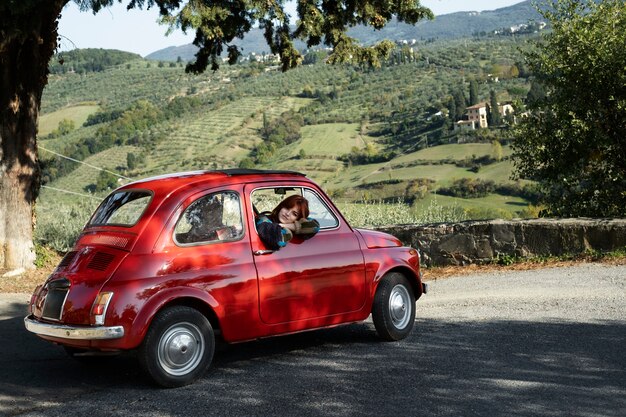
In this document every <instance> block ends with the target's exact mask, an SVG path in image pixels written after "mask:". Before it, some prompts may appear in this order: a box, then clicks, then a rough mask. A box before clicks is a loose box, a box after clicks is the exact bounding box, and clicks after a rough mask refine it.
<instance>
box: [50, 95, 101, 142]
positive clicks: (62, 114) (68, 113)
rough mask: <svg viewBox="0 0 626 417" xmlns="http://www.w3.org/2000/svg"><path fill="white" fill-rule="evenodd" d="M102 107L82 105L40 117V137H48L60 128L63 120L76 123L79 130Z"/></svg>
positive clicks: (89, 104)
mask: <svg viewBox="0 0 626 417" xmlns="http://www.w3.org/2000/svg"><path fill="white" fill-rule="evenodd" d="M99 109H100V106H98V105H97V104H93V103H87V104H80V105H77V106H70V107H64V108H62V109H60V110H57V111H54V112H52V113H48V114H43V115H41V116H40V117H39V137H43V136H46V135H48V134H49V133H50V132H52V131H53V130H55V129H56V128H57V127H58V126H59V122H60V121H61V120H64V119H67V120H71V121H73V122H74V125H75V126H76V127H77V128H78V127H80V126H82V124H83V123H85V121H86V120H87V117H88V116H89V115H90V114H92V113H95V112H97V111H98V110H99Z"/></svg>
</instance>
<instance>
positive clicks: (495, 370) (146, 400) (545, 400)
mask: <svg viewBox="0 0 626 417" xmlns="http://www.w3.org/2000/svg"><path fill="white" fill-rule="evenodd" d="M26 298H27V297H26V296H24V295H21V296H19V295H18V296H10V295H6V294H4V295H1V296H0V337H1V340H2V352H3V355H2V358H1V359H0V415H7V416H28V417H35V416H91V417H95V416H163V417H165V416H210V415H216V416H275V415H279V416H283V415H284V416H299V417H303V416H338V415H341V416H392V415H397V416H528V417H530V416H533V417H535V416H546V417H547V416H615V417H618V416H620V417H622V416H626V267H624V266H621V267H619V266H603V265H581V266H576V267H567V268H558V269H544V270H539V271H526V272H501V273H493V274H486V275H472V276H465V277H453V278H449V279H445V280H439V281H436V282H432V283H431V292H430V293H429V294H428V295H427V296H425V297H424V298H423V299H422V300H420V301H418V304H417V305H418V318H417V319H416V329H415V330H416V331H414V332H413V334H412V335H411V336H410V338H408V339H407V340H405V341H402V342H397V343H395V342H394V343H385V342H379V341H378V340H377V338H376V337H375V333H374V330H373V325H372V324H371V323H370V322H366V323H361V324H354V325H349V326H343V327H338V328H334V329H330V330H321V331H315V332H309V333H304V334H300V335H294V336H287V337H281V338H274V339H268V340H263V341H258V342H252V343H246V344H240V345H236V346H229V347H225V348H222V349H220V350H219V351H218V353H217V355H216V359H215V362H214V366H213V367H212V368H211V370H210V371H209V372H208V373H207V375H206V376H205V377H204V378H202V379H201V380H200V381H199V382H197V383H196V384H194V385H192V386H188V387H184V388H179V389H174V390H162V389H157V388H154V387H153V386H151V385H150V384H149V383H148V381H147V380H146V379H145V378H144V377H143V376H142V375H141V373H140V372H139V369H138V367H137V365H136V363H135V361H134V360H133V358H132V357H118V358H114V359H111V360H109V361H108V362H106V363H104V364H101V365H97V366H94V367H84V366H81V365H79V364H78V363H75V362H74V361H73V360H70V359H68V358H66V356H65V354H64V353H63V351H62V350H61V349H60V348H58V347H55V346H52V345H50V344H48V343H46V342H43V341H40V340H38V339H37V338H36V337H35V336H33V335H31V334H28V333H27V332H26V331H24V330H23V325H22V316H23V315H24V311H25V305H26Z"/></svg>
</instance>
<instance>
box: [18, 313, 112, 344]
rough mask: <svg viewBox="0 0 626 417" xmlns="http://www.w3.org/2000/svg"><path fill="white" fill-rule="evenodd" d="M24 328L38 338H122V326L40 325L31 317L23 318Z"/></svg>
mask: <svg viewBox="0 0 626 417" xmlns="http://www.w3.org/2000/svg"><path fill="white" fill-rule="evenodd" d="M24 326H26V330H28V331H29V332H32V333H35V334H36V335H39V336H48V337H55V338H58V339H71V340H107V339H119V338H121V337H124V327H122V326H110V327H105V326H95V327H89V326H66V325H62V324H49V323H41V322H39V321H37V320H35V319H34V318H33V317H32V316H28V317H24Z"/></svg>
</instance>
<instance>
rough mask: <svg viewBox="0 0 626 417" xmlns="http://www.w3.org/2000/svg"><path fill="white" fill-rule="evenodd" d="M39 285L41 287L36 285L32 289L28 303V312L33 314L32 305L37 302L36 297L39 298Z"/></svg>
mask: <svg viewBox="0 0 626 417" xmlns="http://www.w3.org/2000/svg"><path fill="white" fill-rule="evenodd" d="M41 287H43V285H41V284H40V285H37V286H36V287H35V291H33V295H31V296H30V303H28V314H33V306H34V305H35V303H36V302H37V298H39V291H41Z"/></svg>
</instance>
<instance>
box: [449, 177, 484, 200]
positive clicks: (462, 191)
mask: <svg viewBox="0 0 626 417" xmlns="http://www.w3.org/2000/svg"><path fill="white" fill-rule="evenodd" d="M494 190H495V183H494V182H493V181H490V180H488V181H484V180H481V179H471V178H461V179H458V180H455V181H454V182H453V184H452V185H451V186H450V187H447V188H446V187H443V188H440V189H439V190H438V191H437V192H438V193H439V194H443V195H448V196H451V197H461V198H479V197H485V196H486V195H487V194H490V193H492V192H494Z"/></svg>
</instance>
